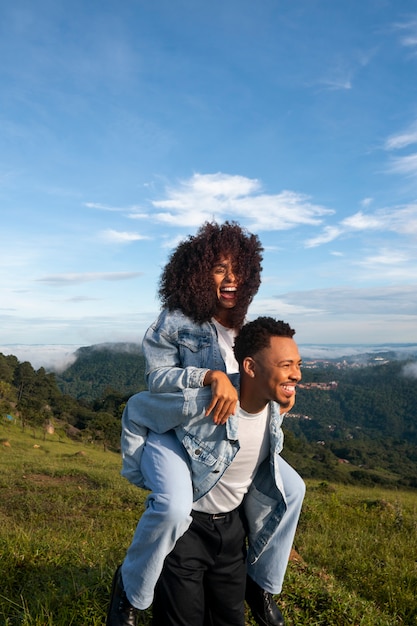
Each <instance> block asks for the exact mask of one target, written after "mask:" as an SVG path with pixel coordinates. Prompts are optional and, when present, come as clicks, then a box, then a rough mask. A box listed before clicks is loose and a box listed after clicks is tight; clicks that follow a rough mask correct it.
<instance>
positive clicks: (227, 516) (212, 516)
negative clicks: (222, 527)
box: [191, 509, 239, 522]
mask: <svg viewBox="0 0 417 626" xmlns="http://www.w3.org/2000/svg"><path fill="white" fill-rule="evenodd" d="M237 513H239V509H234V511H229V512H228V513H204V511H194V510H193V511H191V515H192V516H193V517H197V518H198V517H199V518H200V519H205V520H207V521H209V522H230V520H231V519H232V516H234V515H236V514H237Z"/></svg>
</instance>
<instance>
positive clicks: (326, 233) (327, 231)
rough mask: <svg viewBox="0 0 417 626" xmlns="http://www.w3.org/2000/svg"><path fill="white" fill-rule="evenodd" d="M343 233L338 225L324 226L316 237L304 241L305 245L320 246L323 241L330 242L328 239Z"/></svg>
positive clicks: (335, 237) (308, 246)
mask: <svg viewBox="0 0 417 626" xmlns="http://www.w3.org/2000/svg"><path fill="white" fill-rule="evenodd" d="M342 233H343V230H342V229H341V228H339V227H338V226H326V227H325V228H324V229H323V232H322V233H321V234H319V235H317V236H316V237H311V238H310V239H307V240H306V241H305V245H306V247H307V248H315V247H316V246H320V245H322V244H323V243H330V241H334V240H335V239H337V238H338V237H340V235H341V234H342Z"/></svg>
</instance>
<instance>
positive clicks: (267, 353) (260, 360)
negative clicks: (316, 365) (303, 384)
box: [252, 337, 301, 410]
mask: <svg viewBox="0 0 417 626" xmlns="http://www.w3.org/2000/svg"><path fill="white" fill-rule="evenodd" d="M252 360H253V363H252V367H253V375H254V380H255V381H256V388H255V393H256V395H257V396H258V399H259V400H260V401H262V402H265V403H266V402H269V401H270V400H274V401H275V402H278V403H279V404H280V406H281V407H282V408H283V409H284V410H287V409H289V408H291V407H292V406H293V405H294V400H295V393H296V392H295V388H296V384H297V383H298V382H299V381H300V380H301V369H300V368H301V357H300V354H299V352H298V348H297V344H296V343H295V341H294V339H292V338H290V337H271V345H270V347H269V348H264V349H263V350H260V351H259V352H258V353H257V354H256V355H255V356H254V357H253V359H252ZM258 394H259V395H258Z"/></svg>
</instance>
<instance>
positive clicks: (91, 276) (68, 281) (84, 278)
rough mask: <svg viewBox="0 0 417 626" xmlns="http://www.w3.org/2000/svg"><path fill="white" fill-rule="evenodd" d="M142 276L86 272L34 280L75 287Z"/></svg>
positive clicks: (123, 273)
mask: <svg viewBox="0 0 417 626" xmlns="http://www.w3.org/2000/svg"><path fill="white" fill-rule="evenodd" d="M139 276H143V272H86V273H85V274H50V275H48V276H43V277H42V278H38V279H36V281H37V282H40V283H46V284H48V285H52V286H57V287H61V286H65V285H76V284H81V283H87V282H96V281H103V280H104V281H119V280H131V279H132V278H138V277H139Z"/></svg>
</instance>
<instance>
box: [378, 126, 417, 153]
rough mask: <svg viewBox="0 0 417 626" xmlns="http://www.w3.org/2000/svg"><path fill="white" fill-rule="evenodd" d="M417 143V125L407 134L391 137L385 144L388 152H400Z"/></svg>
mask: <svg viewBox="0 0 417 626" xmlns="http://www.w3.org/2000/svg"><path fill="white" fill-rule="evenodd" d="M415 143H417V124H414V126H413V127H411V128H410V130H408V131H407V132H404V133H398V134H396V135H391V137H388V139H387V140H386V142H385V148H386V149H387V150H398V149H400V148H406V147H407V146H410V145H413V144H415Z"/></svg>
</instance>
